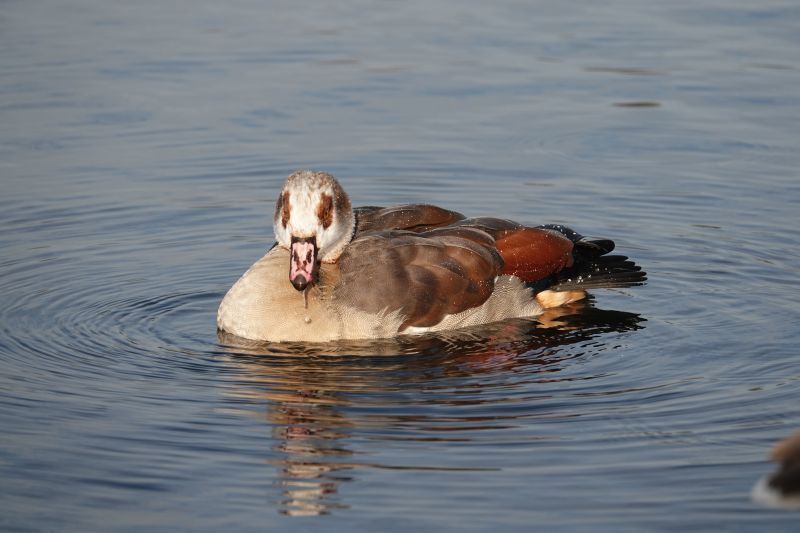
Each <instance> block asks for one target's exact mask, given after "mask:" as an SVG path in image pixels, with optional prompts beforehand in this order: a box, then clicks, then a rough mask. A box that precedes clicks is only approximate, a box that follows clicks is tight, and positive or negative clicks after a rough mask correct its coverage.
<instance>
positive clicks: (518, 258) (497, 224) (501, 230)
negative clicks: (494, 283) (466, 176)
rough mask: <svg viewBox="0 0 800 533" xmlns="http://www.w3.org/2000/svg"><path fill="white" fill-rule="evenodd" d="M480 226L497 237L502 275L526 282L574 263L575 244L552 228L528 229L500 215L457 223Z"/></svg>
mask: <svg viewBox="0 0 800 533" xmlns="http://www.w3.org/2000/svg"><path fill="white" fill-rule="evenodd" d="M456 225H457V226H459V227H462V228H475V229H479V230H481V231H483V232H485V233H487V234H488V235H490V236H491V237H493V238H494V240H495V246H496V247H497V251H498V252H499V253H500V255H501V256H502V258H503V263H504V266H503V269H502V272H501V273H502V274H509V275H512V276H517V277H518V278H520V279H522V281H524V282H526V283H531V282H535V281H538V280H540V279H543V278H546V277H547V276H549V275H550V274H553V273H555V272H559V271H561V270H563V269H564V268H568V267H571V266H572V264H573V261H574V259H573V254H572V251H573V248H574V243H573V242H572V240H570V239H569V238H568V237H567V236H565V235H564V234H563V233H561V232H559V231H556V230H554V229H549V228H529V227H526V226H523V225H521V224H518V223H516V222H513V221H511V220H505V219H501V218H488V217H486V218H468V219H464V220H461V221H459V222H457V223H456Z"/></svg>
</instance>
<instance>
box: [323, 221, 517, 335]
mask: <svg viewBox="0 0 800 533" xmlns="http://www.w3.org/2000/svg"><path fill="white" fill-rule="evenodd" d="M338 264H339V267H340V268H339V276H340V278H339V280H338V283H337V284H336V287H335V289H334V290H335V291H336V294H335V295H334V297H335V298H336V299H338V300H342V301H343V302H344V303H346V304H348V305H351V306H353V307H355V308H357V309H361V310H363V311H367V312H371V313H380V312H382V311H388V312H392V311H398V310H399V311H400V312H401V313H402V315H403V316H404V317H405V320H404V322H403V324H402V325H401V327H400V331H402V330H404V329H405V328H407V327H412V326H416V327H428V326H433V325H435V324H437V323H439V322H440V321H441V320H442V319H443V318H444V317H445V316H446V315H449V314H455V313H459V312H461V311H464V310H467V309H470V308H473V307H477V306H479V305H481V304H482V303H483V302H485V301H486V300H487V299H488V298H489V296H490V295H491V294H492V291H493V290H494V279H495V277H496V276H497V275H498V274H499V273H500V271H501V269H502V267H503V261H502V259H501V258H500V256H499V255H498V254H497V252H496V250H495V249H494V246H493V239H492V238H491V237H490V236H489V235H487V234H486V233H485V232H482V231H480V230H477V229H474V228H459V227H455V228H439V229H434V230H432V231H428V232H421V233H413V232H409V231H385V232H378V233H370V234H368V235H364V236H363V237H359V238H356V239H355V240H354V241H353V242H351V243H350V245H349V246H348V247H347V250H346V251H345V253H344V254H343V255H342V257H341V258H340V260H339V262H338Z"/></svg>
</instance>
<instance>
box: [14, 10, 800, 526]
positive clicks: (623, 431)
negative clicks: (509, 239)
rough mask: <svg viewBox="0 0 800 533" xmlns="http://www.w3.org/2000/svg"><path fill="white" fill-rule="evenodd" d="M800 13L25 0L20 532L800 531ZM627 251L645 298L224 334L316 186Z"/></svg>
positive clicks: (17, 209) (18, 37)
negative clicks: (795, 437)
mask: <svg viewBox="0 0 800 533" xmlns="http://www.w3.org/2000/svg"><path fill="white" fill-rule="evenodd" d="M798 27H800V7H799V6H798V5H797V4H796V3H795V2H787V1H779V0H768V1H765V2H759V3H756V4H754V3H752V2H744V1H741V0H732V1H725V2H722V1H714V0H703V1H701V2H668V3H667V2H655V1H646V2H635V1H632V0H618V1H612V2H604V3H597V2H588V1H586V2H577V3H575V2H572V3H554V2H544V1H534V2H519V1H503V2H494V3H487V2H477V1H472V0H467V1H461V2H449V1H445V0H433V1H426V2H418V1H411V2H401V3H397V2H374V1H366V0H364V1H354V2H346V3H331V2H321V1H310V2H304V3H300V4H299V3H294V2H280V1H276V2H258V1H252V0H234V1H231V2H210V1H208V0H199V1H194V2H188V1H179V2H171V3H164V2H155V1H152V0H145V1H140V2H122V1H118V0H112V1H105V2H99V1H97V0H76V1H73V2H56V1H53V0H37V1H28V2H21V1H14V0H12V1H8V2H4V3H3V8H2V12H0V123H2V125H3V127H2V128H0V184H2V194H0V228H1V229H2V231H1V232H0V250H2V251H1V252H0V427H1V428H2V431H0V529H3V530H5V531H42V530H45V531H49V530H57V531H87V530H88V531H98V530H102V531H142V530H187V529H191V530H198V531H219V530H222V529H223V528H226V529H228V530H232V531H239V530H245V531H246V530H259V531H261V530H273V531H289V530H300V531H304V530H325V531H354V530H360V531H408V530H412V529H418V530H434V529H435V530H437V531H448V530H458V531H486V530H503V531H523V530H524V531H529V530H532V529H534V530H535V529H541V530H543V531H552V530H566V531H584V530H592V531H614V532H619V531H642V530H670V531H673V530H675V529H676V528H685V529H687V530H691V531H702V530H715V531H719V530H725V531H795V530H796V527H797V524H798V518H800V516H798V514H797V512H791V511H781V510H774V509H769V508H764V507H761V506H759V505H758V504H755V503H753V502H751V501H750V496H749V493H750V489H751V487H752V485H753V484H754V483H755V482H756V480H757V479H758V478H759V477H760V476H762V475H764V474H765V473H767V472H769V471H770V470H771V468H772V466H771V465H770V464H769V463H768V462H767V460H766V456H767V453H768V450H769V448H770V446H771V445H772V443H774V442H775V441H776V440H777V439H779V438H781V437H783V436H785V435H787V434H789V433H791V432H792V431H794V430H796V429H798V428H800V401H798V398H799V397H800V364H799V363H800V348H798V346H800V328H798V325H800V308H799V307H798V304H797V302H798V281H797V280H798V272H800V252H798V250H800V235H799V234H798V226H800V224H799V223H800V217H798V213H800V211H798V206H799V205H800V176H799V175H798V168H800V151H799V150H798V149H797V147H798V142H799V141H800V120H798V116H800V91H798V87H800V62H799V61H798V58H800V32H798V31H797V28H798ZM298 168H315V169H318V170H325V171H328V172H332V173H334V174H335V175H337V176H338V177H339V178H340V180H341V182H342V183H343V185H344V186H345V188H346V189H347V190H348V191H349V194H350V196H351V198H352V200H353V203H354V204H355V205H368V204H371V205H388V204H392V203H410V202H432V203H437V204H439V205H442V206H445V207H447V208H450V209H455V210H458V211H461V212H463V213H465V214H467V215H471V216H477V215H493V216H501V217H506V218H511V219H515V220H518V221H520V222H525V223H529V224H542V223H562V224H567V225H569V226H572V227H574V228H575V229H577V230H578V231H580V232H581V233H584V234H587V235H593V236H597V237H607V238H612V239H614V240H615V241H616V243H617V247H618V250H619V251H620V252H621V253H624V254H627V255H630V256H631V257H633V258H635V259H636V261H637V262H639V263H640V264H641V265H643V266H644V268H645V269H646V270H647V271H648V275H649V281H648V284H647V285H646V286H644V287H635V288H631V289H624V290H615V291H597V292H596V293H595V294H594V295H593V297H592V299H591V300H590V301H588V302H585V303H583V304H581V305H577V306H572V307H570V308H568V309H564V310H563V315H562V316H555V317H549V319H548V320H544V319H542V320H540V321H529V320H519V321H509V322H504V323H500V324H493V325H490V326H487V327H485V328H480V329H477V330H472V331H469V332H462V333H458V334H448V335H439V336H432V337H421V338H406V339H398V340H388V341H385V342H363V343H358V342H355V343H340V344H335V345H325V346H311V345H296V344H287V345H279V344H278V345H248V344H244V343H241V342H236V341H235V340H232V339H230V338H226V337H225V336H224V335H222V336H218V334H217V332H216V329H215V313H216V308H217V305H218V303H219V301H220V299H221V298H222V296H223V294H224V293H225V291H226V290H227V289H228V287H230V285H231V284H232V283H233V282H234V281H235V280H236V279H237V277H238V276H239V275H241V274H242V273H243V272H244V271H245V269H246V268H247V267H248V266H249V265H250V264H251V263H252V262H253V261H254V260H256V259H257V258H258V257H260V255H261V254H262V253H263V252H264V251H265V250H266V249H267V248H268V247H269V246H270V245H271V244H272V229H271V213H272V210H273V208H274V203H273V202H274V198H275V197H276V195H277V191H278V188H279V187H280V185H281V183H282V181H283V179H285V177H286V175H287V174H288V173H289V172H291V171H292V170H295V169H298Z"/></svg>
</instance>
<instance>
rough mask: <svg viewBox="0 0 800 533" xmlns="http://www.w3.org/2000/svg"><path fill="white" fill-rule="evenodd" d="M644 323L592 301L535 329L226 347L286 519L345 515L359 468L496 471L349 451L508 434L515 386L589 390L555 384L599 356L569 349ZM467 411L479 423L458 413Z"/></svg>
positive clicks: (223, 340)
mask: <svg viewBox="0 0 800 533" xmlns="http://www.w3.org/2000/svg"><path fill="white" fill-rule="evenodd" d="M644 322H645V319H644V318H642V317H641V316H640V315H638V314H635V313H627V312H622V311H612V310H603V309H597V308H595V307H594V306H593V305H592V301H591V300H587V301H583V302H577V303H575V304H572V305H571V306H565V307H563V308H560V309H558V310H555V311H553V312H550V313H549V314H548V315H545V316H541V317H538V319H537V320H522V319H520V320H509V321H505V322H501V323H496V324H490V325H486V326H482V327H479V328H470V329H467V330H460V331H452V332H447V333H443V334H437V335H425V336H419V337H417V336H415V337H399V338H395V339H387V340H381V341H348V342H340V343H328V344H315V345H312V344H302V343H280V344H271V343H257V342H251V341H246V340H243V339H239V338H236V337H233V336H231V335H229V334H226V333H224V332H219V334H218V336H219V342H220V348H221V353H222V354H224V356H225V357H226V358H227V361H228V362H229V364H230V365H231V366H232V368H233V369H234V371H235V375H236V380H235V384H234V386H233V387H232V389H231V390H230V391H229V394H230V395H231V396H233V397H235V398H237V399H238V400H242V401H245V402H251V403H255V404H257V405H260V404H262V403H263V402H264V401H266V406H267V409H266V414H265V415H260V414H259V415H257V416H265V419H266V422H267V424H268V425H269V427H270V428H271V431H270V434H271V437H272V439H273V442H272V444H271V448H272V449H271V451H272V452H273V454H274V455H276V456H278V457H280V458H279V459H274V460H271V461H270V462H271V464H273V465H274V466H275V467H276V468H277V469H278V481H277V483H278V485H279V486H280V490H281V495H282V496H281V501H280V502H279V510H280V512H281V513H283V514H286V515H291V516H308V515H320V514H327V513H330V512H332V511H334V510H335V509H340V508H347V507H349V506H348V504H347V503H346V502H344V501H342V499H341V498H340V497H339V495H338V494H339V486H340V485H341V484H342V483H345V482H349V481H352V480H354V479H355V473H354V472H355V471H356V470H358V469H368V468H374V469H388V470H414V471H431V470H434V471H443V472H444V471H482V470H493V469H494V468H481V467H480V466H478V467H472V466H470V467H468V468H459V467H441V466H437V465H436V464H389V463H387V462H382V461H365V460H362V459H361V457H360V456H359V452H358V451H357V450H356V448H355V447H354V446H352V445H351V444H350V443H351V441H352V440H353V437H354V435H355V434H356V433H358V434H359V436H360V437H361V438H364V434H366V435H368V437H367V438H370V439H379V440H382V441H397V440H401V441H420V442H437V441H449V442H460V441H470V440H472V437H470V435H473V434H475V432H480V431H481V430H484V429H487V430H489V429H494V430H496V429H502V428H503V427H510V426H508V425H509V424H513V423H514V419H515V418H516V417H518V416H519V415H515V414H504V413H503V412H502V404H503V402H505V401H507V394H508V390H507V388H508V387H509V383H510V382H511V383H515V384H517V385H519V384H522V383H531V382H536V383H543V384H552V383H556V384H557V382H559V381H571V380H574V379H592V376H582V377H578V378H576V377H569V376H559V372H560V371H561V370H562V368H564V366H565V365H568V364H569V361H570V360H572V359H575V358H581V357H585V356H586V355H587V354H591V353H593V350H592V349H579V350H570V349H569V347H570V346H574V345H589V346H592V345H596V344H598V343H599V344H602V343H603V342H602V340H598V339H597V338H598V337H602V336H603V335H606V334H611V333H620V332H626V331H634V330H638V329H641V328H643V327H644V324H643V323H644ZM595 348H596V346H595ZM597 351H599V350H597V349H595V350H594V352H595V353H596V352H597ZM509 377H511V378H509ZM492 403H497V404H498V405H497V409H496V410H495V409H493V407H492ZM464 405H467V406H471V407H473V408H474V409H475V412H467V413H466V414H464V413H463V412H461V411H459V412H455V411H453V412H450V411H452V407H453V406H457V407H459V408H461V407H462V406H464ZM433 406H439V407H443V409H444V410H442V409H435V408H433ZM504 425H505V426H504Z"/></svg>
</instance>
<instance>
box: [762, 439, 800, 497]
mask: <svg viewBox="0 0 800 533" xmlns="http://www.w3.org/2000/svg"><path fill="white" fill-rule="evenodd" d="M770 459H772V460H773V461H777V462H779V463H780V467H778V470H777V471H775V472H773V473H772V474H770V475H769V476H767V477H764V478H762V479H761V480H759V482H758V483H756V485H755V487H753V493H752V495H753V499H754V500H755V501H757V502H760V503H763V504H766V505H769V506H772V507H783V508H787V509H800V432H798V433H795V434H794V435H790V436H789V437H786V438H785V439H783V440H782V441H780V442H779V443H778V444H776V445H775V447H774V448H772V452H771V453H770Z"/></svg>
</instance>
